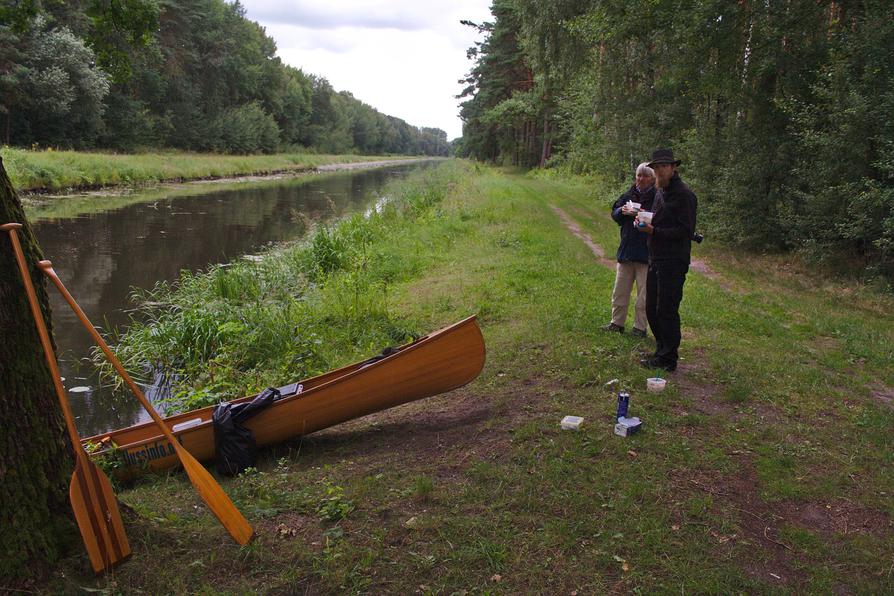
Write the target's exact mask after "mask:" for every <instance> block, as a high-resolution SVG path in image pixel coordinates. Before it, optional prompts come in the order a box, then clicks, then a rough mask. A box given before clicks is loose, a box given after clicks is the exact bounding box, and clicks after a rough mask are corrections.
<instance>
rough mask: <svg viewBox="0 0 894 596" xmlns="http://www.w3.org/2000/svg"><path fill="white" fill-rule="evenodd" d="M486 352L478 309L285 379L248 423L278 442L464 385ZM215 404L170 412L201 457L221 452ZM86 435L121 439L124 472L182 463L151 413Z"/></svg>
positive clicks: (184, 440)
mask: <svg viewBox="0 0 894 596" xmlns="http://www.w3.org/2000/svg"><path fill="white" fill-rule="evenodd" d="M484 358H485V349H484V338H483V337H482V336H481V330H480V329H479V328H478V323H477V321H476V317H475V316H471V317H469V318H467V319H464V320H462V321H460V322H458V323H455V324H453V325H451V326H449V327H444V328H443V329H439V330H438V331H435V332H433V333H430V334H428V335H426V336H425V337H422V338H420V339H418V340H416V341H414V342H412V343H409V344H406V345H403V346H401V347H399V348H397V349H396V350H395V351H394V352H393V353H391V354H390V355H389V356H386V357H384V358H382V359H381V360H377V361H375V362H372V363H369V362H367V361H364V362H358V363H355V364H351V365H348V366H345V367H343V368H339V369H336V370H333V371H331V372H328V373H325V374H322V375H319V376H316V377H312V378H310V379H307V380H305V381H300V382H297V383H292V384H291V385H286V386H284V387H280V388H279V390H280V393H281V394H282V397H281V398H280V399H278V400H277V401H275V402H273V404H272V405H270V406H268V407H267V408H266V409H264V410H263V411H261V412H260V413H259V414H257V415H256V416H254V417H253V418H251V419H249V420H248V421H247V422H246V423H245V426H246V427H247V428H249V429H250V430H251V431H252V433H253V434H254V437H255V440H256V441H257V444H258V445H259V446H260V445H270V444H273V443H278V442H281V441H285V440H288V439H292V438H294V437H297V436H299V435H306V434H309V433H312V432H314V431H318V430H321V429H324V428H327V427H330V426H333V425H335V424H338V423H340V422H345V421H347V420H351V419H353V418H359V417H360V416H365V415H366V414H371V413H373V412H378V411H380V410H385V409H387V408H391V407H394V406H397V405H400V404H404V403H407V402H411V401H414V400H417V399H422V398H423V397H430V396H432V395H437V394H439V393H444V392H446V391H450V390H452V389H456V388H457V387H462V386H463V385H465V384H466V383H469V382H470V381H472V380H473V379H475V377H477V376H478V374H479V373H480V372H481V370H482V368H484ZM255 397H256V396H255V395H250V396H247V397H243V398H241V399H238V400H234V401H233V402H232V403H239V402H243V401H250V400H252V399H254V398H255ZM214 407H215V406H209V407H206V408H202V409H199V410H193V411H191V412H184V413H182V414H177V415H175V416H170V417H168V418H165V422H166V423H167V424H168V425H169V426H170V427H171V428H172V430H173V434H174V436H175V437H176V438H177V440H178V441H180V444H181V445H183V446H184V447H185V448H186V450H187V451H189V452H190V453H191V454H192V455H193V457H195V458H196V459H197V460H199V461H208V460H210V459H212V458H213V457H214V427H213V423H212V421H211V414H212V412H213V411H214ZM83 443H84V444H87V443H92V444H97V443H99V444H100V445H103V446H111V445H115V446H117V455H118V456H120V457H121V458H122V460H123V463H124V466H123V467H122V468H121V469H120V471H119V472H117V474H118V475H120V476H132V475H134V474H136V473H139V471H140V470H142V469H144V468H145V467H146V466H148V468H149V469H150V470H152V471H156V472H157V471H161V470H165V469H167V468H171V467H174V466H175V465H177V463H178V459H177V455H176V453H175V452H174V448H173V446H172V445H171V444H170V442H169V441H168V440H167V439H166V438H165V437H164V436H163V435H161V434H160V433H159V431H158V427H157V426H156V425H155V423H153V422H151V421H150V422H146V423H142V424H137V425H135V426H130V427H128V428H123V429H120V430H115V431H111V432H108V433H103V434H101V435H96V436H93V437H89V438H87V439H84V440H83ZM107 453H109V451H108V449H101V450H99V451H97V452H96V453H94V457H102V456H103V455H105V454H107Z"/></svg>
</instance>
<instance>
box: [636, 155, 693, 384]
mask: <svg viewBox="0 0 894 596" xmlns="http://www.w3.org/2000/svg"><path fill="white" fill-rule="evenodd" d="M679 165H680V160H679V159H674V152H673V151H671V150H670V149H658V150H656V151H654V152H653V153H652V161H650V162H649V167H651V168H652V169H653V170H654V171H655V185H656V186H657V191H656V193H655V201H654V202H653V204H652V209H653V212H654V213H653V215H652V222H651V223H647V224H645V225H643V224H642V223H641V224H640V227H639V229H640V230H641V231H643V232H645V233H647V234H650V238H649V273H648V277H647V279H646V317H647V318H648V319H649V327H651V328H652V333H653V334H654V335H655V353H654V354H653V355H652V356H650V357H649V358H645V359H643V360H642V361H640V364H642V365H643V366H645V367H647V368H663V369H664V370H666V371H672V370H676V368H677V359H678V358H679V355H678V353H677V350H678V349H679V348H680V302H681V301H682V300H683V283H684V282H685V281H686V273H687V272H688V271H689V256H690V251H691V248H692V236H693V234H694V233H695V214H696V210H697V208H698V199H696V197H695V193H693V192H692V191H691V190H690V189H689V187H688V186H686V184H684V183H683V181H682V180H681V179H680V175H679V174H677V166H679Z"/></svg>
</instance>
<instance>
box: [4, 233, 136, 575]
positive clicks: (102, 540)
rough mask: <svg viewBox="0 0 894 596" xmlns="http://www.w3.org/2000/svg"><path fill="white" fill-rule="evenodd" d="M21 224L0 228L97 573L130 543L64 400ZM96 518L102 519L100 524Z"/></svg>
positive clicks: (108, 487) (127, 549) (108, 485)
mask: <svg viewBox="0 0 894 596" xmlns="http://www.w3.org/2000/svg"><path fill="white" fill-rule="evenodd" d="M21 227H22V225H21V224H18V223H11V224H4V225H3V226H0V230H3V231H6V232H9V239H10V242H11V243H12V248H13V252H14V253H15V258H16V263H17V264H18V267H19V273H21V275H22V283H23V284H24V286H25V294H26V295H27V297H28V305H29V307H30V308H31V314H32V315H33V317H34V324H35V326H36V327H37V335H38V336H39V337H40V343H41V345H42V346H43V353H44V357H45V358H46V361H47V366H48V367H49V369H50V376H51V377H52V378H53V386H54V387H55V389H56V396H57V397H58V398H59V405H60V406H61V407H62V416H63V417H64V418H65V426H66V428H67V429H68V435H69V437H70V438H71V444H72V448H73V449H74V454H75V471H74V473H73V474H72V479H71V487H70V488H69V496H70V498H71V501H72V508H73V509H74V511H75V518H76V519H77V521H78V527H79V528H80V530H81V535H82V537H83V539H84V544H85V546H86V547H87V553H88V555H89V556H90V563H91V565H92V566H93V570H94V571H95V572H97V573H99V572H101V571H104V570H106V569H109V568H111V567H112V566H114V565H116V564H118V563H120V562H121V561H123V560H125V559H126V558H127V557H129V556H130V553H131V551H130V545H129V544H128V542H127V535H126V534H125V532H124V524H123V523H122V521H121V514H120V513H119V511H118V504H117V502H116V500H115V496H114V494H112V487H111V483H110V482H109V479H108V478H107V477H106V476H105V475H104V474H103V473H102V472H101V471H100V470H99V469H98V468H97V467H96V464H94V463H93V462H92V461H90V458H89V457H88V456H87V452H86V451H84V446H83V445H81V439H80V437H79V436H78V430H77V427H76V426H75V421H74V415H73V414H72V411H71V404H70V403H69V401H68V396H67V395H66V393H65V388H64V387H62V377H61V375H60V374H59V366H58V364H57V362H56V355H55V353H54V351H53V344H52V343H51V342H50V334H49V332H48V331H47V326H46V323H45V322H44V319H43V313H42V312H41V310H40V304H39V302H38V300H37V293H36V292H35V291H34V284H33V283H32V281H31V274H30V273H29V272H28V265H27V263H26V262H25V253H24V251H22V245H21V244H20V243H19V238H18V234H17V233H16V230H17V229H21ZM100 520H102V522H103V523H102V524H101V523H100Z"/></svg>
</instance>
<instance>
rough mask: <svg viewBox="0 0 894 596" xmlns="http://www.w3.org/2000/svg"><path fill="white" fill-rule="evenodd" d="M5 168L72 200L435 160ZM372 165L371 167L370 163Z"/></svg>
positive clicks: (188, 158) (96, 160)
mask: <svg viewBox="0 0 894 596" xmlns="http://www.w3.org/2000/svg"><path fill="white" fill-rule="evenodd" d="M0 156H2V160H3V161H2V165H3V167H4V168H5V169H6V171H7V173H8V174H9V176H10V178H11V179H12V182H13V186H14V187H15V188H16V189H17V190H18V192H19V194H20V195H30V196H35V197H54V198H55V197H68V196H77V195H83V193H90V192H98V191H104V192H112V193H114V194H119V193H123V192H125V191H126V190H131V189H139V188H144V187H151V186H154V185H161V184H181V183H188V182H203V181H204V182H213V181H218V180H220V181H224V182H230V181H234V180H235V181H240V180H242V179H248V180H253V179H265V178H274V179H275V178H276V177H278V176H280V177H282V176H293V175H303V174H306V173H311V172H330V171H338V170H341V169H357V168H364V167H377V166H384V165H390V164H394V163H403V162H407V163H413V162H418V161H422V160H427V159H444V158H443V157H441V158H438V157H434V156H431V157H430V156H380V155H370V156H364V155H355V154H350V153H348V154H342V155H326V154H303V153H279V154H273V155H246V156H233V155H217V154H199V153H182V154H181V153H147V154H136V155H119V154H103V153H89V152H87V153H82V152H76V151H37V152H36V151H28V150H24V149H15V148H11V147H2V148H0ZM367 164H369V165H367Z"/></svg>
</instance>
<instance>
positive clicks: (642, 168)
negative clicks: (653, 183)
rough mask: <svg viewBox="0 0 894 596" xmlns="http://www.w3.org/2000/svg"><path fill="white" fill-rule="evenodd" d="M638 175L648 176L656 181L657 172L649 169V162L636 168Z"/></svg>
mask: <svg viewBox="0 0 894 596" xmlns="http://www.w3.org/2000/svg"><path fill="white" fill-rule="evenodd" d="M636 174H637V175H639V174H646V175H647V176H649V178H652V179H653V180H654V178H655V170H653V169H652V168H650V167H649V162H647V161H644V162H643V163H641V164H639V165H638V166H636Z"/></svg>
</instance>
